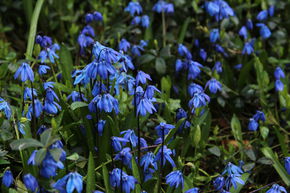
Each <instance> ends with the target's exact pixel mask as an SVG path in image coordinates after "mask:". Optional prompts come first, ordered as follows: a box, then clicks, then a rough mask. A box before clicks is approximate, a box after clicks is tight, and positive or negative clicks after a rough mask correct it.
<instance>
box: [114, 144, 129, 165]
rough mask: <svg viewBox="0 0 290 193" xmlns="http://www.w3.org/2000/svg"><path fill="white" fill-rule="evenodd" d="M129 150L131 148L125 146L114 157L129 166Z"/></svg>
mask: <svg viewBox="0 0 290 193" xmlns="http://www.w3.org/2000/svg"><path fill="white" fill-rule="evenodd" d="M130 151H131V149H130V148H129V147H125V148H124V149H122V150H121V151H120V152H119V153H117V154H116V156H115V157H114V159H115V160H120V161H121V162H123V164H124V165H126V166H128V167H130V168H131V160H132V154H131V152H130Z"/></svg>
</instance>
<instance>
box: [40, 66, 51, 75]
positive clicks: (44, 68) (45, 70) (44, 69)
mask: <svg viewBox="0 0 290 193" xmlns="http://www.w3.org/2000/svg"><path fill="white" fill-rule="evenodd" d="M49 69H50V67H49V66H47V65H39V67H38V74H39V75H40V76H42V75H44V74H46V73H47V70H49Z"/></svg>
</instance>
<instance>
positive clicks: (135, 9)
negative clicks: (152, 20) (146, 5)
mask: <svg viewBox="0 0 290 193" xmlns="http://www.w3.org/2000/svg"><path fill="white" fill-rule="evenodd" d="M124 11H126V12H129V13H130V15H131V16H134V15H135V14H137V15H139V14H140V13H142V7H141V5H140V3H139V2H134V1H131V2H130V3H129V4H128V6H127V7H126V8H125V9H124Z"/></svg>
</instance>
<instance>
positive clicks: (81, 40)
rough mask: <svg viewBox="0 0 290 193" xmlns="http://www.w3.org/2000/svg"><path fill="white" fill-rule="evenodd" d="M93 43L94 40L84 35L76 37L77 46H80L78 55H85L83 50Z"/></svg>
mask: <svg viewBox="0 0 290 193" xmlns="http://www.w3.org/2000/svg"><path fill="white" fill-rule="evenodd" d="M93 43H94V39H93V38H91V37H90V36H87V35H85V34H82V33H81V34H80V35H79V36H78V44H79V45H80V53H81V55H84V54H85V48H86V47H88V46H90V45H92V44H93Z"/></svg>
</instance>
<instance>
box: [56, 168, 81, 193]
mask: <svg viewBox="0 0 290 193" xmlns="http://www.w3.org/2000/svg"><path fill="white" fill-rule="evenodd" d="M53 188H54V189H57V190H59V191H60V192H66V193H73V192H74V190H76V191H77V192H78V193H81V192H82V191H83V177H82V176H81V175H80V174H79V173H77V172H70V173H69V174H67V175H66V176H64V177H63V178H61V179H59V180H57V182H56V183H54V184H53Z"/></svg>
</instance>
